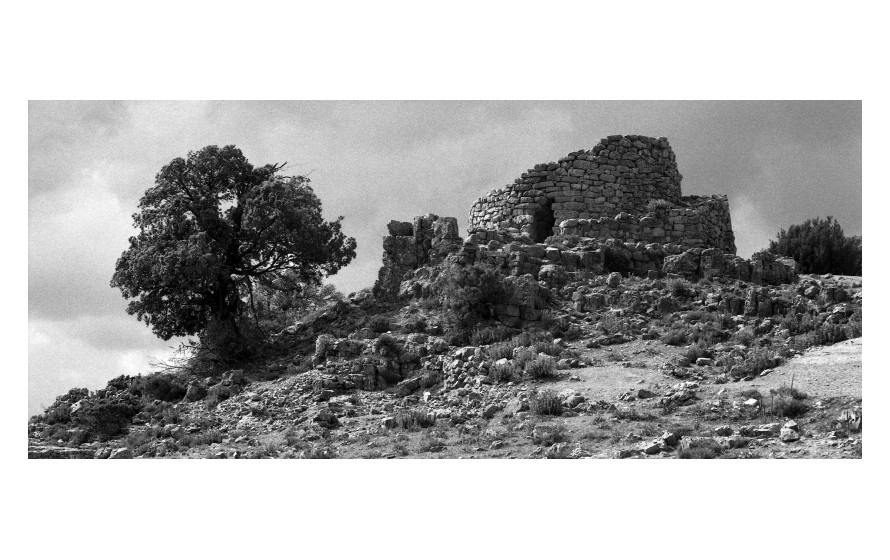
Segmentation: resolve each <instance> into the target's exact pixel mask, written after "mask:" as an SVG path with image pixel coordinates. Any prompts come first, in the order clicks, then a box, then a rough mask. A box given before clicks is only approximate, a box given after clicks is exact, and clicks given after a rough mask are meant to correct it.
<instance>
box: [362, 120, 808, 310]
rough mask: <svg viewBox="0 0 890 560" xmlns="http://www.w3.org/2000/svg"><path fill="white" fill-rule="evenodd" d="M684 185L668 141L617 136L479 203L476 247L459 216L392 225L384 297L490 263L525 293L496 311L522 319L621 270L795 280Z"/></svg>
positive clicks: (723, 205)
mask: <svg viewBox="0 0 890 560" xmlns="http://www.w3.org/2000/svg"><path fill="white" fill-rule="evenodd" d="M682 178H683V177H682V175H680V172H679V171H678V170H677V158H676V156H675V155H674V152H673V150H671V146H670V144H669V143H668V141H667V139H666V138H657V139H656V138H650V137H647V136H636V135H629V136H620V135H618V136H609V137H607V138H604V139H603V140H601V141H600V142H599V143H598V144H597V145H596V146H595V147H594V148H593V149H591V150H582V151H578V152H573V153H570V154H568V155H567V156H566V157H564V158H562V159H560V160H559V161H558V162H551V163H543V164H539V165H536V166H534V168H532V169H529V170H528V171H527V172H526V173H523V174H522V176H521V177H519V178H518V179H516V180H515V181H514V182H513V184H510V185H507V186H506V187H504V188H502V189H497V190H494V191H492V192H490V193H488V195H487V196H485V197H483V198H480V199H478V200H477V201H476V202H475V203H474V204H473V206H472V208H471V210H470V219H469V228H468V235H467V238H466V239H463V238H461V237H459V235H458V230H457V221H456V220H455V219H454V218H440V217H439V216H436V215H434V214H428V215H426V216H420V217H418V218H415V219H414V221H413V222H397V221H393V222H390V224H389V233H390V235H389V236H387V237H385V238H384V240H383V247H384V254H383V266H382V268H381V269H380V273H379V277H378V280H377V283H376V284H375V286H374V293H375V295H376V296H377V297H378V298H381V299H385V300H387V299H388V300H393V299H397V298H400V297H418V296H424V295H425V294H426V293H427V292H428V284H429V278H430V276H431V275H432V274H434V271H433V270H432V269H431V268H430V267H432V266H435V265H437V264H439V263H442V262H451V263H455V264H462V265H473V264H485V265H489V266H493V267H495V268H497V269H500V270H502V271H503V272H504V273H505V274H506V275H507V278H506V280H505V281H506V283H507V284H508V285H509V286H508V288H509V290H508V291H511V293H515V294H520V295H517V296H516V297H515V298H514V297H512V296H511V298H512V299H515V300H517V301H516V302H513V303H509V302H508V303H507V304H505V305H504V306H503V307H504V310H496V311H497V312H498V313H499V314H504V313H505V314H506V315H507V316H510V317H512V318H513V319H515V320H517V321H518V320H535V318H536V317H537V316H538V315H539V314H540V313H539V311H540V305H538V304H532V303H531V302H532V301H539V300H540V299H541V293H540V292H539V291H538V288H539V287H540V288H541V289H544V290H545V291H546V290H552V289H557V290H559V289H561V287H562V286H565V285H566V284H567V283H570V282H573V281H578V280H582V281H583V280H584V279H586V278H590V277H595V276H597V275H601V274H604V273H609V272H620V273H621V274H624V275H627V274H635V275H639V276H647V277H650V278H656V277H660V276H663V275H665V274H675V275H678V276H682V277H685V278H689V279H695V278H702V277H704V278H712V277H720V276H722V277H727V278H735V279H740V280H743V281H751V282H754V283H757V284H761V283H763V284H777V283H782V282H787V281H790V280H792V279H793V277H794V273H793V270H792V269H791V268H790V267H789V266H786V265H785V264H783V263H781V262H779V261H777V260H776V259H775V257H774V256H772V255H770V254H769V253H756V254H755V255H754V256H753V257H752V258H751V259H750V260H746V259H742V258H740V257H738V256H736V254H735V253H736V246H735V236H734V235H733V232H732V222H731V220H730V216H729V202H728V200H727V198H726V197H725V196H720V195H712V196H683V194H682V192H681V191H680V181H681V180H682ZM511 301H512V300H511ZM517 308H518V309H519V311H518V312H517V311H516V309H517ZM517 313H518V314H517Z"/></svg>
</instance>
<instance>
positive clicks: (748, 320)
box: [28, 270, 862, 458]
mask: <svg viewBox="0 0 890 560" xmlns="http://www.w3.org/2000/svg"><path fill="white" fill-rule="evenodd" d="M439 274H444V272H442V271H441V270H440V271H439ZM433 286H434V287H435V283H434V284H433ZM861 288H862V283H861V279H860V278H850V277H832V276H830V275H828V276H825V277H821V276H819V277H809V276H804V277H801V278H800V279H799V281H798V282H797V283H795V284H784V285H778V286H760V285H752V284H748V283H746V282H742V281H739V280H737V279H727V278H723V279H719V278H718V279H711V280H702V281H700V282H698V283H691V282H688V281H686V280H683V279H682V278H679V277H673V278H665V279H644V278H635V277H622V276H621V275H619V274H610V275H608V276H606V275H601V276H596V277H594V278H587V279H580V280H569V281H567V282H565V283H564V284H562V285H561V286H560V287H559V288H558V289H557V288H554V289H549V290H547V292H548V294H549V296H548V297H549V300H548V301H546V302H542V305H541V308H542V309H541V312H540V316H539V317H538V320H536V321H533V322H525V323H523V324H522V326H523V330H519V329H511V328H509V327H508V326H505V325H504V323H503V322H501V321H496V320H494V319H484V318H483V319H480V320H479V322H478V323H477V324H476V325H474V326H472V327H468V326H466V325H460V324H455V323H454V321H455V316H456V315H455V312H454V310H453V309H451V308H449V307H448V306H447V305H445V304H443V299H442V297H438V298H437V296H436V294H435V293H433V294H427V295H426V296H423V295H422V294H421V296H420V297H413V298H410V299H402V300H400V301H398V302H395V303H393V302H380V301H378V300H376V299H375V298H374V296H373V295H371V294H370V292H368V291H365V292H360V293H358V294H353V295H352V296H351V297H350V298H348V299H345V300H343V301H337V302H333V303H331V304H330V305H329V306H327V307H326V308H325V309H323V310H321V311H319V312H317V313H314V314H312V315H311V316H309V317H307V318H306V319H305V320H304V321H303V322H301V323H299V324H297V325H295V326H293V327H290V328H289V329H287V330H286V331H284V332H282V333H280V334H279V335H278V336H277V337H276V338H275V340H274V341H273V343H271V344H270V345H269V347H268V348H266V349H265V351H264V353H263V355H262V356H258V357H256V358H254V359H253V360H251V361H248V362H244V363H240V364H237V367H232V368H229V369H226V370H225V371H216V372H211V373H210V374H209V375H205V374H206V373H207V372H206V371H203V370H202V371H201V373H198V369H197V368H195V367H192V366H194V364H193V363H192V364H190V365H189V367H190V368H191V369H189V368H186V369H185V370H183V371H180V372H176V373H166V374H158V375H151V376H144V377H136V378H127V377H120V378H117V379H114V380H112V381H111V382H109V385H108V387H106V388H105V389H103V390H101V391H96V392H88V391H85V390H76V389H75V390H72V391H70V392H69V393H68V394H66V395H63V396H60V397H59V398H58V399H57V401H56V402H55V403H54V404H53V405H52V406H50V407H49V408H48V409H47V411H46V412H45V413H44V414H42V415H39V416H36V417H34V418H32V419H31V421H30V422H29V450H28V455H29V457H33V458H93V457H95V458H162V457H163V458H178V457H189V458H192V457H194V458H265V457H278V458H384V457H385V458H401V457H406V458H417V457H420V458H434V457H442V458H456V457H467V458H469V457H473V458H482V457H500V458H587V457H594V458H598V457H603V458H605V457H616V458H677V457H679V458H717V457H719V458H756V457H861V453H862V440H861V421H862V409H861V339H860V338H859V337H860V336H861V312H862V299H861V298H862V296H861ZM433 292H435V289H434V290H433ZM446 299H447V298H446ZM459 318H460V317H459V316H458V319H459ZM826 366H828V367H826Z"/></svg>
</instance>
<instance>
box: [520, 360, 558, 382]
mask: <svg viewBox="0 0 890 560" xmlns="http://www.w3.org/2000/svg"><path fill="white" fill-rule="evenodd" d="M522 371H523V373H524V374H525V377H526V378H528V379H544V378H547V377H554V376H555V375H556V360H554V359H553V358H551V357H550V356H546V355H544V356H538V357H536V358H534V359H532V360H528V361H526V362H525V363H524V365H523V368H522Z"/></svg>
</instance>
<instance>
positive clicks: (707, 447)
mask: <svg viewBox="0 0 890 560" xmlns="http://www.w3.org/2000/svg"><path fill="white" fill-rule="evenodd" d="M722 452H723V448H721V447H720V444H719V443H717V442H716V441H715V440H713V439H711V438H702V439H694V440H690V441H689V443H688V444H687V446H685V447H684V448H683V449H681V450H680V452H679V453H678V455H677V456H678V457H679V458H680V459H716V458H717V457H718V456H719V455H720V454H721V453H722Z"/></svg>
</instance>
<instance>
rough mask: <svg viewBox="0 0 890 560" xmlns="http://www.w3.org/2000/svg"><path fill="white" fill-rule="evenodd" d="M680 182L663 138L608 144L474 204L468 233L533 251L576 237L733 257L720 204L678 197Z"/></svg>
mask: <svg viewBox="0 0 890 560" xmlns="http://www.w3.org/2000/svg"><path fill="white" fill-rule="evenodd" d="M682 178H683V176H682V175H680V173H679V171H677V159H676V156H675V155H674V152H673V150H671V146H670V144H668V141H667V139H666V138H659V139H657V140H656V139H655V138H648V137H645V136H609V137H608V138H605V139H603V140H601V141H600V143H599V144H597V145H596V146H595V147H594V148H593V149H592V150H588V151H579V152H573V153H571V154H569V155H567V156H566V157H564V158H562V159H560V160H559V162H557V163H542V164H539V165H536V166H535V167H534V169H529V170H528V171H527V172H526V173H523V174H522V176H521V177H520V178H518V179H516V181H514V183H513V184H512V185H507V186H506V187H504V188H503V189H498V190H496V191H492V192H490V193H488V195H487V196H485V197H483V198H480V199H479V200H477V201H476V203H475V204H473V208H472V209H471V210H470V227H469V231H470V233H475V232H479V231H487V230H496V231H513V232H517V233H526V234H528V236H529V237H530V238H531V239H532V240H533V241H535V242H537V243H544V242H545V241H546V239H547V238H548V237H550V236H552V235H562V236H566V235H575V236H578V237H587V238H595V239H602V240H606V239H618V240H621V241H625V242H629V243H636V242H644V243H662V244H663V243H678V244H680V245H682V246H684V247H716V248H718V249H721V250H722V251H724V252H727V253H732V254H735V251H736V249H735V237H734V236H733V233H732V224H731V222H730V218H729V203H728V201H727V199H726V197H725V196H711V197H701V196H686V197H684V196H682V194H681V192H680V181H681V179H682Z"/></svg>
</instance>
